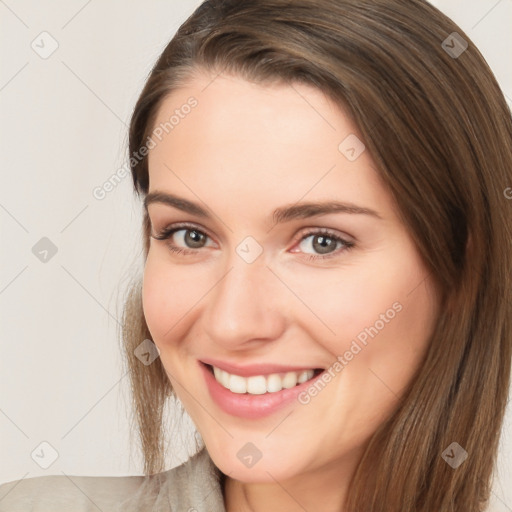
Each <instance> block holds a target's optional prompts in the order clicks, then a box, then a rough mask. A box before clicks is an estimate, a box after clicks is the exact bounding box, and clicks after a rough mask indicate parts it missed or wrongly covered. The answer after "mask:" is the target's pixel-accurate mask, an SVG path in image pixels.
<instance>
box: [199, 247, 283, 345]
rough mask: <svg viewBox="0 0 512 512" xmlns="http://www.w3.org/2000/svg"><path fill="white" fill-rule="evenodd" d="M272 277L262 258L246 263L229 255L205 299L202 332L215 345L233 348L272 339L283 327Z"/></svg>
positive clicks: (237, 256)
mask: <svg viewBox="0 0 512 512" xmlns="http://www.w3.org/2000/svg"><path fill="white" fill-rule="evenodd" d="M273 281H275V276H274V275H273V274H272V272H271V271H270V270H269V269H268V268H267V266H266V261H265V259H264V258H263V257H262V256H259V257H258V258H256V260H255V261H252V262H247V261H245V260H244V258H243V257H241V256H240V255H239V254H237V253H236V252H235V251H233V253H232V256H231V257H230V258H229V259H228V260H227V265H226V272H225V274H224V277H223V278H222V279H221V280H220V281H219V282H218V283H217V285H216V286H215V287H214V289H213V290H212V293H211V296H210V298H209V299H208V306H207V308H208V314H207V315H206V327H205V328H206V329H207V330H208V331H209V336H210V337H211V338H212V339H213V340H214V341H217V342H218V343H221V344H224V345H228V344H229V345H230V346H231V347H230V348H234V347H235V346H236V345H239V344H242V343H244V342H246V341H250V340H256V339H267V340H271V339H275V338H278V337H279V336H280V333H281V332H282V329H283V327H284V318H283V316H282V313H283V310H282V309H281V308H279V305H278V302H277V301H278V298H277V297H276V295H275V283H273Z"/></svg>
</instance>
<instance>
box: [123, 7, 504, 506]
mask: <svg viewBox="0 0 512 512" xmlns="http://www.w3.org/2000/svg"><path fill="white" fill-rule="evenodd" d="M454 32H456V33H457V34H458V36H456V35H454V34H453V33H454ZM450 38H451V39H450ZM454 38H456V39H457V38H458V41H464V40H465V41H466V42H467V43H468V47H467V49H465V51H462V53H460V52H459V53H460V55H459V54H457V53H454V51H453V50H452V51H451V50H450V48H456V49H457V48H458V49H460V50H463V46H461V44H460V43H458V42H457V40H456V39H454ZM460 38H462V39H460ZM456 43H457V45H458V46H456ZM196 70H206V71H209V72H211V73H212V77H213V76H215V75H216V74H218V73H220V72H224V71H225V72H226V73H231V74H235V75H237V76H240V77H242V78H244V79H247V80H251V81H254V82H257V83H260V84H266V83H271V82H276V81H277V82H282V83H288V84H291V83H293V82H302V83H306V84H309V85H313V86H315V87H317V88H318V89H320V90H321V91H322V92H323V93H324V94H326V95H327V96H329V97H330V98H333V99H334V100H335V101H336V102H337V103H338V104H339V105H340V106H343V107H344V108H345V109H348V112H349V113H350V115H351V116H352V118H353V120H354V122H355V123H356V124H357V126H358V128H359V130H360V133H361V134H362V136H363V138H364V142H365V144H366V148H367V150H369V151H370V154H371V156H372V158H373V159H374V161H375V163H376V165H377V168H378V171H379V173H380V175H381V176H382V179H383V180H384V182H385V184H386V185H387V186H388V187H389V190H390V192H391V193H392V195H393V197H394V199H395V201H396V204H397V206H398V209H399V213H400V215H401V217H402V220H403V222H404V224H405V226H406V227H407V229H408V230H409V232H410V235H411V237H412V238H413V240H414V242H415V243H416V245H417V248H418V250H419V252H420V254H421V255H422V257H423V258H424V261H425V263H426V265H427V267H428V269H429V271H430V275H432V276H433V278H434V280H435V281H436V283H437V284H438V285H439V287H440V289H441V290H442V292H443V293H442V301H443V303H442V307H441V309H440V314H439V318H438V321H437V324H436V327H435V330H434V333H433V335H432V338H431V341H430V345H429V348H428V351H427V353H426V355H425V358H424V361H423V362H422V364H421V366H420V367H419V370H418V372H417V374H416V375H415V377H414V379H413V380H412V381H411V382H410V385H409V386H408V389H407V390H406V392H404V394H403V396H402V397H401V399H400V401H399V402H398V404H397V408H396V410H395V411H394V413H393V414H392V415H391V416H390V417H389V419H388V420H387V421H386V422H384V423H383V424H382V425H381V426H380V427H379V429H378V430H377V431H376V432H375V434H374V436H373V437H372V439H371V441H370V443H369V445H368V447H367V449H366V452H365V454H364V456H363V458H362V460H361V462H360V464H359V466H358V468H357V471H356V473H355V474H354V477H353V480H352V482H351V485H350V487H349V495H348V498H347V503H346V511H347V512H356V511H361V510H364V511H365V512H377V511H386V512H391V511H393V512H398V511H400V512H412V511H417V512H419V511H421V512H432V511H434V510H435V511H436V512H448V511H458V512H459V511H460V512H462V511H464V512H476V511H481V510H485V506H486V505H487V500H488V498H489V495H490V485H491V477H492V473H493V467H494V464H495V462H496V457H497V451H498V442H499V437H500V432H501V426H502V422H503V416H504V413H505V407H506V404H507V396H508V389H509V382H510V370H511V360H512V336H511V334H512V332H511V329H512V326H511V319H512V311H511V301H510V289H511V278H512V276H511V272H512V259H511V251H510V241H511V239H512V236H511V234H512V233H511V226H512V202H510V201H507V200H506V194H504V190H505V189H506V187H507V186H511V185H512V123H511V116H510V112H509V109H508V107H507V105H506V102H505V100H504V97H503V95H502V93H501V92H500V88H499V87H498V84H497V83H496V80H495V78H494V76H493V74H492V72H491V70H490V69H489V67H488V65H487V64H486V62H485V60H484V59H483V57H482V55H481V54H480V53H479V51H478V50H477V48H476V47H475V46H474V45H473V44H472V43H471V41H470V40H469V38H468V36H467V35H466V34H465V33H464V32H463V31H462V30H461V29H460V28H459V27H458V26H457V25H455V24H454V23H453V22H452V21H451V20H450V19H449V18H447V17H446V16H444V15H443V14H442V13H440V12H439V11H438V10H437V9H436V8H434V7H433V6H431V5H430V4H429V3H427V2H426V1H424V0H407V1H404V0H293V1H289V0H286V1H285V0H244V1H239V0H224V1H223V0H210V1H208V2H205V3H203V4H202V5H201V6H200V7H199V8H198V9H197V10H196V11H195V12H194V13H193V14H192V15H191V16H190V17H189V19H188V20H187V21H186V22H185V23H184V24H183V25H182V26H181V27H180V29H179V30H178V32H177V33H176V35H175V36H174V37H173V39H172V40H171V42H170V43H169V44H168V46H167V47H166V48H165V50H164V51H163V53H162V55H161V56H160V58H159V59H158V61H157V62H156V64H155V66H154V68H153V69H152V71H151V74H150V76H149V78H148V80H147V83H146V85H145V87H144V89H143V91H142V93H141V95H140V98H139V100H138V102H137V104H136V106H135V109H134V113H133V117H132V120H131V125H130V134H129V146H130V147H129V150H130V154H131V155H133V154H135V152H137V151H138V150H139V148H140V147H141V146H143V145H144V144H145V141H146V139H147V137H148V136H149V135H150V134H151V132H152V130H153V128H154V126H153V125H154V120H155V116H156V113H157V110H158V108H159V106H160V105H161V103H162V101H163V99H164V98H165V97H166V96H167V95H168V94H170V93H171V92H172V91H173V90H176V89H177V88H178V87H181V86H183V85H186V83H187V80H189V79H190V78H191V77H192V76H193V73H194V72H195V71H196ZM340 142H341V141H340ZM131 164H132V174H133V180H134V187H135V191H136V192H137V193H138V194H139V195H140V194H143V195H145V194H146V193H147V192H148V186H149V176H148V168H147V158H146V157H144V158H141V159H132V160H131ZM144 216H145V217H144V244H145V247H144V254H145V256H147V251H148V246H149V245H148V243H149V220H148V218H147V214H146V213H144ZM122 335H123V342H124V347H125V351H126V357H127V362H128V369H129V372H130V376H131V382H132V390H133V400H134V409H135V413H136V417H137V423H138V432H139V435H140V439H141V443H142V449H143V453H144V457H145V472H146V473H147V474H149V473H153V472H157V471H161V470H162V469H163V453H164V450H163V447H164V442H163V432H162V412H163V409H164V405H165V403H166V401H167V400H168V398H169V397H170V396H171V395H172V389H171V386H170V383H169V380H168V378H167V376H166V373H165V370H164V368H163V365H162V364H161V362H160V359H157V360H155V362H154V363H153V364H151V365H149V366H144V365H141V364H140V361H139V360H138V359H137V358H136V357H134V354H133V351H134V349H135V347H136V346H137V345H139V344H140V343H141V341H142V340H144V339H145V338H151V335H150V332H149V330H148V327H147V325H146V323H145V320H144V315H143V312H142V305H141V283H140V281H138V282H137V283H135V284H134V286H133V287H132V288H131V290H130V293H129V295H128V297H127V301H126V305H125V312H124V318H123V333H122ZM453 442H457V443H458V444H459V445H460V446H461V447H463V448H464V449H465V450H466V451H467V452H468V454H469V455H468V458H467V460H465V461H464V462H463V464H462V465H460V467H458V468H457V469H454V468H452V467H451V466H450V465H449V464H447V463H446V462H445V460H443V457H442V456H441V455H442V453H443V451H444V450H445V449H446V448H447V447H449V446H450V445H451V444H452V443H453Z"/></svg>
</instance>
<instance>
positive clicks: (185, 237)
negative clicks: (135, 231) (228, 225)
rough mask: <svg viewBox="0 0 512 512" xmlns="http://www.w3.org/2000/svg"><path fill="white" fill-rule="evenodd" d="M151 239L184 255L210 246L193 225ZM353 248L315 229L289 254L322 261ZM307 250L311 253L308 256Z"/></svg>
mask: <svg viewBox="0 0 512 512" xmlns="http://www.w3.org/2000/svg"><path fill="white" fill-rule="evenodd" d="M151 237H152V238H154V239H155V240H166V241H167V242H166V245H167V247H168V248H169V250H170V251H172V252H174V253H177V254H184V255H187V254H188V255H193V254H198V252H199V249H203V248H204V247H208V246H211V245H212V244H209V245H208V244H207V242H208V240H211V238H210V236H209V235H208V234H207V233H205V232H204V231H202V230H201V229H199V228H198V227H197V226H195V225H193V224H190V225H189V224H180V225H176V224H174V225H171V226H168V227H166V228H164V229H162V230H161V231H159V232H158V233H157V234H156V235H151ZM354 246H355V244H354V242H351V241H348V240H345V239H344V238H342V237H340V236H339V235H338V234H336V233H334V232H332V231H330V230H328V229H325V228H317V229H315V230H311V231H309V232H308V233H306V234H304V233H303V234H302V236H301V238H300V240H299V243H298V247H299V249H300V250H299V251H297V250H292V251H291V252H303V253H305V254H306V255H307V256H306V258H307V259H308V260H323V259H327V258H331V257H334V256H338V255H339V254H340V253H341V252H345V251H347V250H349V249H351V248H352V247H354ZM308 250H310V251H312V253H309V254H308Z"/></svg>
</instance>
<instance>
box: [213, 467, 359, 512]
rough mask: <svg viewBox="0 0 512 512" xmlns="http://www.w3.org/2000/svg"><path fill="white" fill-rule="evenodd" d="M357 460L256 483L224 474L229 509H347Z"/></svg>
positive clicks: (295, 511)
mask: <svg viewBox="0 0 512 512" xmlns="http://www.w3.org/2000/svg"><path fill="white" fill-rule="evenodd" d="M356 464H357V461H356V462H354V463H352V464H350V465H349V464H344V465H343V467H340V462H339V461H338V462H337V464H335V465H334V464H333V465H331V466H330V467H323V468H320V469H318V470H315V471H312V472H308V473H307V474H300V475H295V476H293V477H292V478H289V479H287V480H282V481H278V480H277V479H275V478H273V481H272V482H266V483H254V482H241V481H239V480H235V479H233V478H230V477H228V476H225V477H224V478H223V482H222V484H223V493H224V503H225V507H226V512H268V510H279V511H280V512H304V510H318V509H319V506H321V510H322V511H324V512H343V510H344V502H345V499H346V495H347V491H348V486H349V484H350V480H351V477H352V475H353V473H354V471H355V467H356Z"/></svg>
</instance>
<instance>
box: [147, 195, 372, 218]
mask: <svg viewBox="0 0 512 512" xmlns="http://www.w3.org/2000/svg"><path fill="white" fill-rule="evenodd" d="M152 203H160V204H165V205H167V206H172V207H174V208H177V209H178V210H181V211H183V212H187V213H190V214H191V215H196V216H198V217H204V218H208V219H210V218H211V215H210V213H209V212H208V210H206V209H205V208H203V207H202V206H200V205H199V204H197V203H194V202H192V201H189V200H188V199H183V198H182V197H178V196H175V195H173V194H168V193H166V192H160V191H154V192H150V193H149V194H147V196H146V197H145V199H144V208H145V209H146V211H147V209H148V206H149V205H150V204H152ZM329 213H350V214H361V215H370V216H372V217H376V218H378V219H382V217H381V215H380V214H379V213H378V212H376V211H375V210H372V209H371V208H364V207H361V206H357V205H355V204H352V203H342V202H339V201H326V202H306V203H296V204H293V205H291V206H283V207H280V208H276V209H275V210H274V212H273V215H272V219H273V221H274V224H280V223H283V222H287V221H290V220H293V219H305V218H308V217H314V216H316V215H326V214H329Z"/></svg>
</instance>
